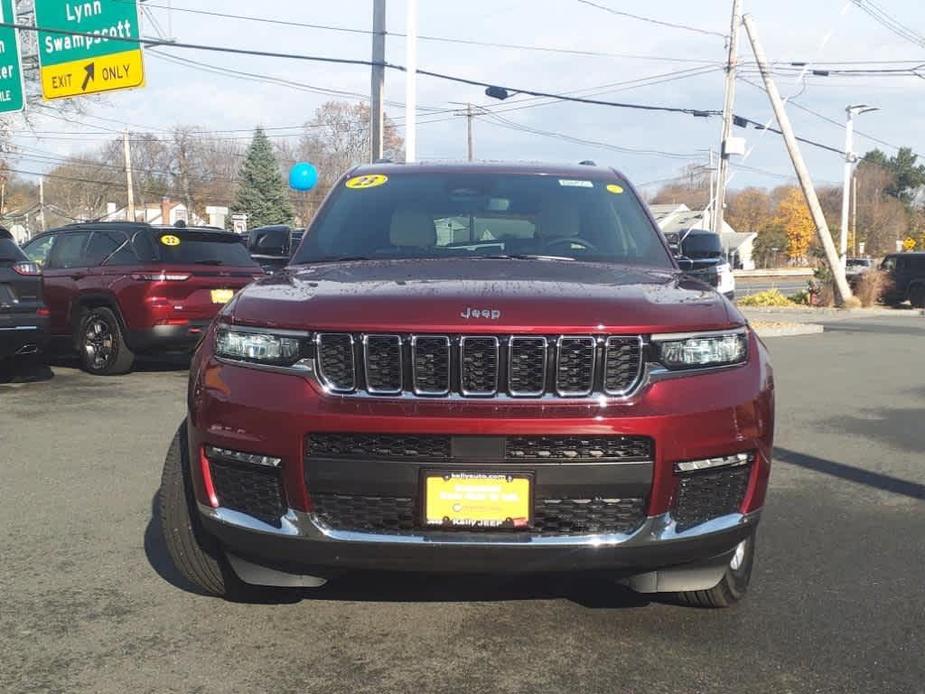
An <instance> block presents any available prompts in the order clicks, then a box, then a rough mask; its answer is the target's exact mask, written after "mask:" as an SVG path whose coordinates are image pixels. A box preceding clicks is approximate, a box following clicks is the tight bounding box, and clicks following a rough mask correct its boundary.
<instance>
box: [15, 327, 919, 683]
mask: <svg viewBox="0 0 925 694" xmlns="http://www.w3.org/2000/svg"><path fill="white" fill-rule="evenodd" d="M768 344H769V346H770V349H771V352H772V356H773V359H774V363H775V369H776V374H777V382H778V421H777V444H778V447H777V452H776V458H777V459H776V462H775V468H774V472H773V474H772V479H771V490H770V492H769V503H768V506H767V508H766V511H765V515H764V518H763V521H762V528H761V530H760V532H759V545H758V547H759V549H758V552H759V555H758V565H757V567H756V574H755V575H754V576H753V580H752V588H751V594H750V596H749V597H748V599H747V600H746V601H745V602H744V603H742V604H741V605H739V606H738V607H736V608H733V609H730V610H725V611H704V610H696V609H690V608H682V607H677V606H674V605H670V604H660V603H648V602H647V601H646V600H644V599H641V598H639V597H636V596H634V595H633V594H631V593H628V592H626V591H624V590H622V589H619V588H616V587H614V586H613V585H611V584H610V583H609V582H608V581H606V580H603V579H600V578H587V577H585V578H582V577H574V578H548V577H537V578H535V579H529V580H527V579H523V578H519V579H515V580H505V579H497V578H495V579H486V578H482V579H478V578H466V579H450V578H434V577H415V576H388V575H372V576H355V577H346V578H344V579H341V580H340V581H337V582H335V583H332V584H329V585H328V586H327V587H325V588H322V589H319V590H316V591H314V592H305V593H302V594H297V595H293V596H292V600H291V601H289V602H285V603H276V604H233V603H227V602H222V601H220V600H216V599H211V598H206V597H202V596H200V595H197V594H195V593H193V592H190V589H189V586H188V585H186V584H185V583H184V582H183V580H182V579H181V578H180V577H179V576H178V575H177V574H176V573H175V572H174V571H173V569H172V568H171V566H170V564H169V562H168V560H167V558H166V552H165V549H164V546H163V542H162V540H161V537H160V535H159V532H158V528H157V524H156V523H155V521H154V519H153V518H152V500H153V499H154V498H155V494H156V492H157V487H158V483H159V476H160V468H161V462H162V459H163V455H164V452H165V451H166V449H167V446H168V444H169V442H170V439H171V436H172V435H173V432H174V430H175V429H176V427H177V425H178V423H179V422H180V420H181V419H182V417H183V414H184V409H185V404H184V395H185V393H184V388H185V378H186V374H185V372H184V371H183V370H182V364H179V365H177V364H159V363H146V364H143V365H142V369H141V370H140V371H138V372H136V373H133V374H130V375H128V376H122V377H115V378H94V377H91V376H87V375H85V374H82V373H81V372H79V371H77V370H74V369H72V368H68V367H66V366H56V367H54V368H53V377H50V376H51V373H47V374H45V376H46V380H39V381H37V382H26V383H8V384H5V385H0V470H2V487H0V489H2V500H3V503H2V504H0V527H2V534H0V557H2V561H0V589H2V590H0V595H2V597H0V691H4V692H7V691H8V692H31V691H55V692H85V691H86V692H129V691H130V692H192V691H195V692H264V691H266V692H278V693H282V692H309V691H317V692H340V691H350V692H353V693H359V692H385V691H398V692H404V691H411V690H416V691H419V692H443V691H446V692H457V691H462V690H468V691H476V692H570V691H578V690H582V691H584V692H618V691H620V692H623V691H626V692H672V693H675V694H676V693H677V692H726V691H728V692H742V691H749V692H922V691H925V635H923V632H925V568H923V567H925V452H923V451H925V362H923V358H922V347H921V346H922V344H925V319H923V318H921V317H897V318H889V317H877V318H865V319H858V320H851V319H848V320H840V321H838V322H837V323H833V324H832V325H831V326H830V330H829V331H827V332H826V333H825V334H822V335H812V336H805V337H787V338H775V339H771V340H769V341H768Z"/></svg>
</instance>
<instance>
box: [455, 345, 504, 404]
mask: <svg viewBox="0 0 925 694" xmlns="http://www.w3.org/2000/svg"><path fill="white" fill-rule="evenodd" d="M498 351H499V342H498V338H497V337H494V336H492V337H481V336H479V337H470V336H466V337H463V338H460V340H459V391H460V392H461V393H462V394H463V395H472V396H489V395H495V394H496V393H497V392H498V368H499V361H500V360H499V358H498Z"/></svg>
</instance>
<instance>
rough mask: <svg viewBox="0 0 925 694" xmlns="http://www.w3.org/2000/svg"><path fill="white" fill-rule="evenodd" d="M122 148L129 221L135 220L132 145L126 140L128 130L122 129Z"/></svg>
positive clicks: (126, 212)
mask: <svg viewBox="0 0 925 694" xmlns="http://www.w3.org/2000/svg"><path fill="white" fill-rule="evenodd" d="M122 149H123V150H124V152H125V188H126V191H127V193H128V200H127V205H126V206H125V216H126V218H127V220H128V221H129V222H134V221H135V188H134V186H133V185H132V146H131V144H129V141H128V130H123V131H122Z"/></svg>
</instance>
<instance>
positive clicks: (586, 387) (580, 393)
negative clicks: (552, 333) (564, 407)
mask: <svg viewBox="0 0 925 694" xmlns="http://www.w3.org/2000/svg"><path fill="white" fill-rule="evenodd" d="M596 352H597V340H596V339H594V338H593V337H591V336H590V335H588V336H578V337H572V336H565V335H563V336H562V337H560V338H559V340H558V342H557V343H556V392H557V393H558V394H559V395H562V396H566V397H584V396H586V395H590V394H591V392H592V391H593V390H594V362H595V356H596Z"/></svg>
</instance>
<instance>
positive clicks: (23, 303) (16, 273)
mask: <svg viewBox="0 0 925 694" xmlns="http://www.w3.org/2000/svg"><path fill="white" fill-rule="evenodd" d="M47 333H48V309H47V308H45V304H44V302H43V301H42V271H41V268H40V267H39V266H38V265H37V264H36V263H33V262H31V261H30V260H29V258H27V257H26V254H25V253H23V252H22V251H21V250H20V249H19V246H17V245H16V242H15V241H13V236H12V235H11V234H10V233H9V232H8V231H7V230H6V229H3V228H0V359H6V358H8V357H17V356H26V355H31V354H37V353H39V352H41V351H42V350H43V349H44V347H45V342H46V339H47Z"/></svg>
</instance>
